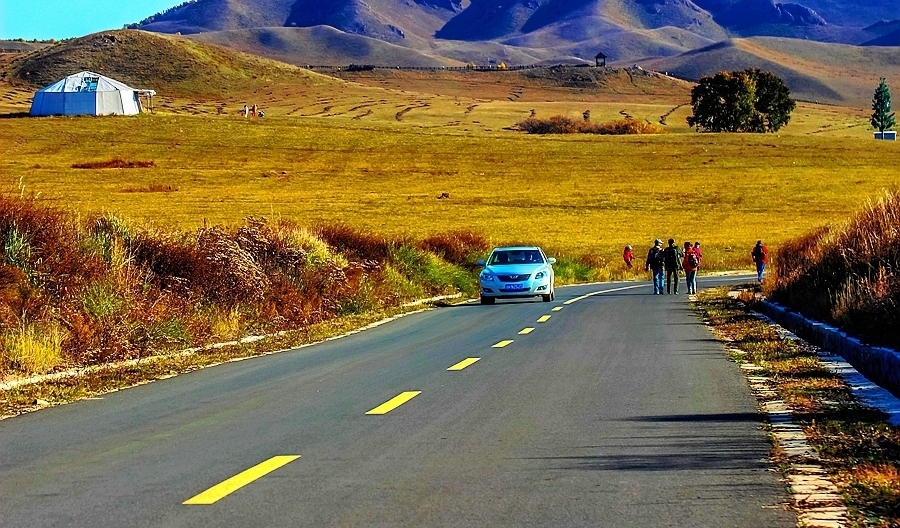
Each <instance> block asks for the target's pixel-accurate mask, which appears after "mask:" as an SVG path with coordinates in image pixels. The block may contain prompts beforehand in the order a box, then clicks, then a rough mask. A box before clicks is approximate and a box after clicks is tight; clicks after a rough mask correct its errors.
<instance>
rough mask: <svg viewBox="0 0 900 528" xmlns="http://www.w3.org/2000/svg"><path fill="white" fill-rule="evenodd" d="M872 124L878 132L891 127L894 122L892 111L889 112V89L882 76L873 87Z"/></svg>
mask: <svg viewBox="0 0 900 528" xmlns="http://www.w3.org/2000/svg"><path fill="white" fill-rule="evenodd" d="M871 123H872V126H873V127H874V128H875V129H876V130H878V131H879V132H884V131H885V130H887V129H889V128H892V127H893V126H894V125H895V124H897V123H896V121H894V113H893V112H891V90H890V88H888V85H887V82H885V80H884V77H882V78H881V82H880V83H878V88H876V89H875V97H873V98H872V121H871Z"/></svg>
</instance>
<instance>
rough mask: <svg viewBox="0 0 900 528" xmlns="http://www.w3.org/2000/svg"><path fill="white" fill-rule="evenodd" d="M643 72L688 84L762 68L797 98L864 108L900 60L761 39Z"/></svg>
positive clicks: (855, 49) (876, 52)
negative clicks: (670, 76) (662, 74)
mask: <svg viewBox="0 0 900 528" xmlns="http://www.w3.org/2000/svg"><path fill="white" fill-rule="evenodd" d="M642 66H643V67H645V68H651V69H655V70H658V71H667V72H669V73H671V74H673V75H677V76H679V77H682V78H686V79H692V80H696V79H699V78H700V77H701V76H703V75H712V74H714V73H716V72H717V71H722V70H738V69H744V68H761V69H765V70H768V71H771V72H773V73H775V74H776V75H778V76H779V77H781V78H782V79H784V80H785V82H786V83H787V85H788V87H789V88H790V89H791V93H792V95H793V97H795V98H798V99H802V100H808V101H819V102H823V103H831V104H840V105H847V106H856V107H861V108H865V107H867V106H868V104H869V102H870V101H871V98H872V93H873V91H874V89H875V87H876V86H877V85H878V79H879V77H882V76H886V77H888V78H889V79H891V78H897V77H900V54H898V53H897V52H896V50H895V49H892V48H882V47H860V46H849V45H844V44H829V43H822V42H810V41H804V40H797V39H783V38H772V37H759V38H752V39H732V40H728V41H725V42H721V43H717V44H714V45H712V46H707V47H705V48H701V49H698V50H694V51H690V52H687V53H683V54H681V55H678V56H675V57H669V58H662V59H654V60H649V61H646V62H644V63H642Z"/></svg>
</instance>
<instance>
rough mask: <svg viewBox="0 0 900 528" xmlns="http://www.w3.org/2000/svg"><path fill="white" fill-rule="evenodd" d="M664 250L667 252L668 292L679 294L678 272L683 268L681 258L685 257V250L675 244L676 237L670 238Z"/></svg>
mask: <svg viewBox="0 0 900 528" xmlns="http://www.w3.org/2000/svg"><path fill="white" fill-rule="evenodd" d="M664 251H665V254H666V258H665V260H666V293H667V294H671V293H674V294H675V295H678V272H679V271H681V270H682V267H681V260H682V259H683V258H684V252H683V251H681V248H679V247H678V246H676V245H675V239H674V238H670V239H669V246H668V247H667V248H666V249H665V250H664ZM673 290H674V291H673Z"/></svg>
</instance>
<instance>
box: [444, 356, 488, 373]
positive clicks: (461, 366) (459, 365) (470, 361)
mask: <svg viewBox="0 0 900 528" xmlns="http://www.w3.org/2000/svg"><path fill="white" fill-rule="evenodd" d="M480 359H481V358H466V359H464V360H462V361H460V362H459V363H457V364H456V365H453V366H452V367H450V368H448V369H447V370H462V369H464V368H466V367H468V366H469V365H471V364H473V363H475V362H476V361H479V360H480Z"/></svg>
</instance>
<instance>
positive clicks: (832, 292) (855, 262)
mask: <svg viewBox="0 0 900 528" xmlns="http://www.w3.org/2000/svg"><path fill="white" fill-rule="evenodd" d="M772 271H773V273H772V274H771V275H770V279H771V280H770V282H769V283H767V287H766V293H767V295H768V296H769V297H770V298H771V299H772V300H774V301H777V302H780V303H783V304H785V305H787V306H789V307H790V308H792V309H794V310H797V311H799V312H801V313H803V314H805V315H807V316H809V317H812V318H814V319H818V320H820V321H825V322H829V323H832V324H835V325H837V326H840V327H841V328H842V329H844V330H846V331H848V332H850V333H852V334H855V335H857V336H859V337H861V338H862V339H864V340H865V341H867V342H870V343H873V344H878V345H887V346H891V347H894V348H900V334H898V332H897V329H898V328H900V304H898V299H900V191H897V190H894V191H890V192H885V193H884V195H883V196H882V197H881V198H880V199H878V200H874V201H871V202H869V203H868V204H867V205H866V207H865V208H864V209H863V210H862V211H860V212H858V213H857V214H855V215H854V216H853V217H851V218H850V220H849V221H846V222H844V223H841V224H832V225H827V226H824V227H821V228H819V229H816V230H813V231H811V232H809V233H807V234H805V235H803V236H801V237H798V238H795V239H793V240H790V241H787V242H785V243H783V244H782V245H781V246H780V247H779V248H778V250H777V252H776V253H775V255H774V265H773V268H772Z"/></svg>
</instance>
